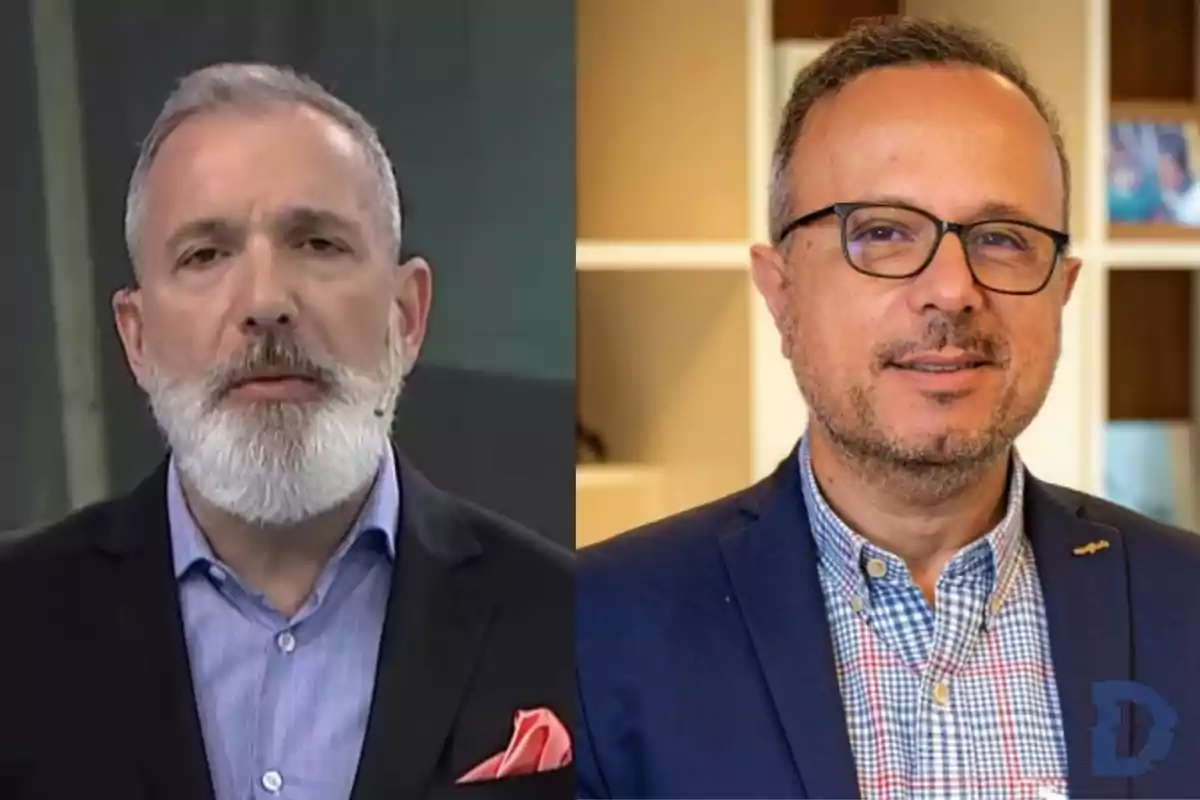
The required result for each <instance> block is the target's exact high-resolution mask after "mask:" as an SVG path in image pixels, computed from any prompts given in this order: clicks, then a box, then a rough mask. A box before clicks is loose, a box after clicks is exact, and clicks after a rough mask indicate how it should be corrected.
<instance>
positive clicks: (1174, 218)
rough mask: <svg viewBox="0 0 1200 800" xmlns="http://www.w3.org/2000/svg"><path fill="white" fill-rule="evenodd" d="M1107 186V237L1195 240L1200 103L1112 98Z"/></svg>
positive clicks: (1199, 226) (1198, 236) (1199, 211)
mask: <svg viewBox="0 0 1200 800" xmlns="http://www.w3.org/2000/svg"><path fill="white" fill-rule="evenodd" d="M1107 188H1108V224H1109V234H1110V236H1111V237H1112V238H1124V239H1128V238H1138V239H1156V238H1157V239H1195V240H1197V241H1200V105H1193V104H1188V103H1114V104H1113V107H1112V111H1111V116H1110V122H1109V136H1108V187H1107Z"/></svg>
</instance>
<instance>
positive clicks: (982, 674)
mask: <svg viewBox="0 0 1200 800" xmlns="http://www.w3.org/2000/svg"><path fill="white" fill-rule="evenodd" d="M800 462H801V463H800V467H801V470H802V471H803V478H804V479H803V487H804V489H803V491H804V501H805V504H806V506H807V510H808V517H809V522H810V525H811V527H812V532H813V537H814V539H815V542H816V546H817V551H818V553H819V557H818V558H819V573H820V578H821V585H822V589H823V591H824V594H825V604H826V608H827V609H828V612H827V613H828V616H829V626H830V630H831V632H832V638H833V649H834V656H835V660H836V662H837V663H836V666H837V674H838V682H839V685H840V687H841V693H842V700H843V703H844V705H845V709H846V723H847V729H848V731H849V734H850V745H851V748H852V750H853V752H854V757H855V762H856V764H857V767H858V780H859V788H860V791H861V792H862V795H863V797H864V798H872V799H874V798H888V800H892V799H893V798H905V799H906V800H907V799H908V798H914V799H915V798H921V800H926V799H928V800H941V799H942V798H945V800H993V799H994V800H1020V799H1021V798H1030V800H1042V799H1043V798H1048V797H1049V798H1053V797H1066V796H1067V788H1066V774H1067V766H1066V765H1067V752H1066V745H1065V743H1064V741H1063V735H1062V716H1061V710H1060V707H1059V700H1058V690H1057V687H1056V686H1055V683H1054V671H1053V665H1052V662H1051V656H1050V638H1049V633H1048V631H1047V627H1046V619H1045V611H1044V606H1043V599H1042V593H1041V586H1040V584H1039V583H1038V577H1037V571H1036V569H1035V568H1034V562H1033V552H1032V549H1031V548H1030V545H1029V540H1028V539H1027V538H1026V537H1025V535H1024V530H1023V521H1022V500H1023V497H1024V483H1025V475H1024V467H1023V466H1022V464H1021V463H1020V461H1019V460H1017V459H1016V457H1015V456H1014V469H1013V473H1012V474H1013V479H1012V481H1011V482H1010V489H1009V500H1008V510H1007V513H1006V514H1005V516H1004V519H1003V520H1002V521H1001V522H1000V524H999V525H998V526H997V527H996V528H995V529H994V530H993V531H991V532H990V533H989V534H988V535H987V536H986V537H984V538H982V539H979V540H977V541H975V542H974V543H972V544H970V545H968V546H967V547H965V548H964V549H963V550H962V551H960V552H959V553H958V554H957V555H956V556H955V557H954V559H953V560H952V561H951V562H950V563H949V564H948V565H947V567H946V569H945V570H944V571H943V573H942V575H941V577H940V578H939V579H938V582H937V587H936V594H935V597H936V600H937V602H936V613H935V611H934V610H931V609H930V607H929V604H928V603H927V602H926V600H925V598H924V596H923V595H922V593H921V590H920V589H919V588H917V586H916V585H915V584H914V583H913V582H912V579H911V576H910V575H909V573H908V570H907V568H906V567H905V564H904V562H903V561H902V560H900V559H899V558H897V557H896V556H895V555H893V554H891V553H889V552H886V551H884V550H881V549H879V548H877V547H875V546H873V545H871V544H869V543H868V542H867V541H866V540H865V539H863V538H862V537H861V536H859V535H858V534H856V533H854V532H853V531H852V530H851V529H850V528H849V527H848V526H847V525H846V524H845V523H844V522H843V521H842V520H841V519H839V518H838V516H837V515H836V514H835V513H834V511H833V510H832V509H831V508H830V507H829V505H828V503H827V502H826V501H825V499H824V498H823V496H822V494H821V491H820V489H819V487H818V486H817V483H816V480H815V479H814V477H813V472H812V466H811V463H810V460H809V454H808V449H807V443H804V444H802V445H801V450H800Z"/></svg>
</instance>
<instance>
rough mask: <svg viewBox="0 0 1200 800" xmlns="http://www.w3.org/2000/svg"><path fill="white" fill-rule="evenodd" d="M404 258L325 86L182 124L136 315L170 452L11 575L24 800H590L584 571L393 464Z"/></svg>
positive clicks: (358, 120) (190, 98)
mask: <svg viewBox="0 0 1200 800" xmlns="http://www.w3.org/2000/svg"><path fill="white" fill-rule="evenodd" d="M400 234H401V207H400V199H399V194H398V191H397V188H396V182H395V178H394V177H393V174H392V166H391V162H390V160H389V158H388V156H387V154H386V152H385V150H384V148H383V147H382V145H381V143H380V142H379V139H378V137H377V135H376V133H375V131H374V130H373V129H372V127H371V125H370V124H369V123H368V122H367V121H366V120H365V119H364V118H363V117H362V116H361V115H360V114H359V113H357V112H356V111H355V110H354V109H352V108H350V107H349V106H348V105H346V104H345V103H343V102H342V101H340V100H338V99H337V98H335V97H333V96H332V95H330V94H329V93H327V92H326V91H324V90H323V89H322V88H321V87H320V86H319V85H317V84H316V83H314V82H313V81H311V80H309V79H307V78H305V77H303V76H299V75H296V74H294V73H292V72H290V71H288V70H284V69H278V68H274V67H269V66H265V65H252V64H240V65H239V64H223V65H215V66H212V67H209V68H207V69H204V70H200V71H198V72H196V73H193V74H192V75H190V76H188V77H187V78H186V79H185V80H184V81H182V82H181V84H180V85H179V87H178V89H177V90H176V91H175V93H174V94H172V96H171V97H170V98H169V99H168V101H167V103H166V105H165V107H164V108H163V110H162V113H161V114H160V116H159V118H158V120H157V122H156V123H155V125H154V127H153V128H152V130H151V132H150V135H149V136H148V137H147V139H146V141H145V142H144V144H143V147H142V151H141V154H140V157H139V160H138V163H137V166H136V168H135V170H134V174H133V177H132V180H131V182H130V186H129V194H128V203H127V208H126V239H127V244H128V248H129V252H130V256H131V259H132V262H133V264H134V270H135V274H136V282H135V285H134V286H133V287H131V288H126V289H122V290H121V291H119V292H117V293H116V295H115V296H114V298H113V311H114V316H115V322H116V327H117V330H118V333H119V335H120V338H121V342H122V344H123V346H124V350H125V354H126V357H127V360H128V363H129V366H130V369H131V371H132V373H133V375H134V377H135V378H136V380H137V382H138V384H139V385H140V386H141V387H142V389H143V390H144V391H145V393H146V395H147V398H148V401H149V405H150V408H151V410H152V412H153V414H154V417H155V419H156V421H157V423H158V425H159V427H160V428H161V430H162V431H163V434H164V436H165V439H166V441H167V443H168V445H169V451H170V455H169V457H168V458H167V459H165V460H164V463H163V464H162V465H161V466H160V468H159V469H158V470H157V471H156V472H155V473H154V474H153V475H152V476H150V477H149V478H147V479H146V481H145V482H143V483H142V484H141V485H140V486H139V487H138V488H136V489H135V490H134V491H133V492H132V493H130V494H129V495H128V496H125V497H120V498H116V499H114V500H111V501H107V502H103V503H99V504H97V505H94V506H91V507H88V508H85V509H83V510H81V511H79V512H77V513H75V514H73V515H71V516H70V517H68V518H67V519H65V520H62V521H60V522H58V523H56V524H54V525H51V526H49V527H47V528H45V529H43V530H40V531H36V532H33V533H30V534H28V535H23V536H21V537H19V538H18V539H16V540H15V541H13V542H10V543H8V544H7V545H6V546H5V549H4V550H3V551H0V637H2V641H3V648H2V653H3V654H2V655H0V796H2V797H4V798H12V799H13V800H21V799H22V798H35V797H36V798H49V797H54V798H71V797H121V798H147V799H150V798H155V799H156V798H167V797H170V798H173V800H235V799H236V800H241V798H251V797H267V796H271V797H276V796H277V797H283V798H295V799H296V800H339V799H341V798H350V797H353V798H355V800H376V799H377V800H382V799H383V798H393V797H394V798H399V797H404V798H413V797H443V796H444V797H464V798H465V797H479V798H492V797H494V798H503V797H521V798H540V797H545V798H557V797H562V798H568V797H571V796H572V795H573V791H574V788H573V787H574V780H573V775H572V768H571V763H570V762H571V745H570V738H569V735H568V733H567V732H568V731H569V730H570V729H571V709H572V707H573V702H574V700H573V698H574V684H573V635H572V631H573V627H572V626H573V583H572V570H571V559H570V556H569V555H568V554H565V553H560V552H559V551H558V550H556V549H555V548H554V547H553V546H552V545H550V544H549V543H548V542H547V541H546V540H544V539H543V538H542V537H540V536H538V535H537V534H534V533H532V532H529V531H527V530H525V529H523V528H521V527H519V526H518V525H516V524H515V523H513V522H510V521H508V520H505V519H503V518H501V517H499V516H497V515H495V514H493V513H490V512H488V511H486V510H482V509H479V508H477V507H475V506H472V505H471V504H469V503H467V502H465V501H463V500H459V499H456V498H454V497H452V496H450V495H448V494H446V493H444V492H442V491H440V490H438V489H436V488H435V487H433V486H432V485H431V484H429V483H428V482H427V481H426V480H425V479H424V478H422V477H421V475H420V474H419V473H418V472H417V470H416V469H415V468H414V467H413V465H411V464H410V463H409V462H408V461H406V460H405V458H404V457H403V456H402V455H400V454H399V453H397V452H396V451H395V449H394V447H393V445H392V442H391V439H390V433H391V430H392V422H393V418H394V414H395V411H396V405H397V402H398V399H399V397H400V395H401V388H402V386H403V382H404V378H405V376H406V375H407V374H408V372H409V371H410V370H411V368H412V366H413V364H414V362H415V360H416V358H417V356H418V353H419V351H420V348H421V344H422V341H423V339H424V336H425V331H426V323H427V318H428V312H429V308H430V302H431V282H432V279H431V270H430V268H429V266H428V265H427V264H426V263H425V262H424V261H423V260H422V259H420V258H413V259H409V260H407V261H401V260H400V256H399V253H400ZM463 456H464V458H469V457H470V454H469V453H464V454H463Z"/></svg>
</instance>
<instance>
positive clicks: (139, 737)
mask: <svg viewBox="0 0 1200 800" xmlns="http://www.w3.org/2000/svg"><path fill="white" fill-rule="evenodd" d="M166 474H167V473H166V468H165V464H164V465H163V466H162V467H160V469H159V470H158V471H157V472H156V473H155V474H154V475H153V476H152V477H151V478H149V479H147V480H146V481H145V482H144V483H143V484H142V485H141V486H139V487H138V488H137V489H136V490H135V491H134V492H133V493H132V494H131V495H130V496H129V497H127V498H124V499H122V500H120V501H118V503H117V505H116V507H115V513H114V514H113V515H112V516H111V517H110V521H109V525H108V527H107V529H105V530H101V531H99V535H98V536H97V540H96V544H97V547H98V549H99V550H100V555H101V558H102V559H103V562H102V563H101V564H100V565H99V569H97V570H96V571H95V572H94V573H93V575H94V577H92V576H89V578H88V579H90V580H94V581H95V585H94V587H93V592H92V595H91V596H92V597H93V598H94V602H92V603H90V604H89V607H88V608H87V609H86V610H85V612H84V613H85V614H87V615H90V618H91V622H92V625H91V626H89V627H90V630H91V632H92V635H94V636H96V637H97V639H96V641H97V645H96V648H95V649H94V650H93V652H95V653H104V654H106V657H105V658H103V659H102V663H101V664H100V669H101V670H102V672H103V673H104V678H105V680H106V686H107V688H108V690H109V691H110V692H111V700H112V705H113V707H114V708H115V709H116V710H117V713H118V714H119V715H120V716H121V718H122V719H123V722H124V729H125V731H126V734H127V736H128V738H129V741H130V743H131V745H132V759H131V762H132V764H133V765H134V768H135V769H137V770H139V771H140V776H141V778H142V780H143V785H144V787H145V796H146V797H147V798H154V797H172V798H177V800H212V798H213V796H214V793H213V789H212V783H211V778H210V775H209V769H208V760H207V756H206V751H205V749H204V740H203V734H202V733H201V728H200V720H199V715H198V713H197V709H196V698H195V693H194V690H193V686H192V676H191V669H190V667H189V661H188V654H187V644H186V639H185V635H184V631H183V622H182V616H181V613H180V607H179V596H178V592H177V587H176V584H175V580H174V571H173V569H172V565H171V544H170V535H169V532H168V529H167V525H168V523H167V508H166V497H167V489H166Z"/></svg>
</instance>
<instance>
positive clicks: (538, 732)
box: [457, 708, 571, 783]
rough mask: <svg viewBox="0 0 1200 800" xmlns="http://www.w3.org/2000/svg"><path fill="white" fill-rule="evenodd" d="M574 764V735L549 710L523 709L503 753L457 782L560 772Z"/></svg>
mask: <svg viewBox="0 0 1200 800" xmlns="http://www.w3.org/2000/svg"><path fill="white" fill-rule="evenodd" d="M570 763H571V734H569V733H568V732H567V729H566V727H564V726H563V724H562V723H561V722H559V720H558V717H556V716H554V712H552V711H550V710H549V709H547V708H535V709H533V710H521V711H518V712H517V716H516V718H515V719H514V720H513V733H512V738H511V739H509V741H508V748H507V749H506V750H505V751H504V752H503V753H497V754H496V755H494V756H492V757H491V758H489V759H487V760H486V761H484V762H483V763H482V764H479V765H478V766H477V767H475V768H474V769H472V770H471V771H470V772H468V773H467V774H466V775H463V776H462V777H461V778H459V779H458V781H457V782H458V783H475V782H477V781H490V780H496V779H497V778H512V777H516V776H518V775H531V774H533V773H535V772H547V771H549V770H553V769H560V768H562V767H565V766H567V765H568V764H570Z"/></svg>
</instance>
